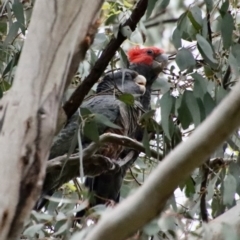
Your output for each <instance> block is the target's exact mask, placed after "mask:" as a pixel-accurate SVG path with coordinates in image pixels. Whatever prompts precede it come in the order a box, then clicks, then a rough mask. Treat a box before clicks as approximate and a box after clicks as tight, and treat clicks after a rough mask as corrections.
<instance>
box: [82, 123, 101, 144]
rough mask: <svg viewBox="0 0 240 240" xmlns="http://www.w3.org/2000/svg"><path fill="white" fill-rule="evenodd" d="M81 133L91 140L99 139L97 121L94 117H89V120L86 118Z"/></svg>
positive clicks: (96, 140)
mask: <svg viewBox="0 0 240 240" xmlns="http://www.w3.org/2000/svg"><path fill="white" fill-rule="evenodd" d="M83 133H84V135H85V136H86V137H87V138H89V139H90V140H92V141H94V142H98V141H99V133H98V127H97V123H96V122H95V120H94V119H91V120H88V121H86V122H85V124H84V128H83Z"/></svg>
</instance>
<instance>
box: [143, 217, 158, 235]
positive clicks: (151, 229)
mask: <svg viewBox="0 0 240 240" xmlns="http://www.w3.org/2000/svg"><path fill="white" fill-rule="evenodd" d="M159 230H160V228H159V225H158V221H157V220H156V219H154V220H152V221H151V222H150V223H148V224H146V225H145V226H144V227H143V232H144V233H146V234H147V235H149V236H152V235H155V234H156V233H158V232H159Z"/></svg>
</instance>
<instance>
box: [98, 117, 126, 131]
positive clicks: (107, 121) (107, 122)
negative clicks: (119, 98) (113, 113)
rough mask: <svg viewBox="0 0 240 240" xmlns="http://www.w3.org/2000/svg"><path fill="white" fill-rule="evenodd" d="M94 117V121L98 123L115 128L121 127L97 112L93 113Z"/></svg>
mask: <svg viewBox="0 0 240 240" xmlns="http://www.w3.org/2000/svg"><path fill="white" fill-rule="evenodd" d="M94 118H95V120H96V122H98V123H102V124H104V125H105V126H108V127H110V128H115V129H121V127H119V126H118V125H116V124H114V123H112V122H111V121H110V120H109V119H108V118H107V117H105V116H104V115H103V114H98V113H95V114H94Z"/></svg>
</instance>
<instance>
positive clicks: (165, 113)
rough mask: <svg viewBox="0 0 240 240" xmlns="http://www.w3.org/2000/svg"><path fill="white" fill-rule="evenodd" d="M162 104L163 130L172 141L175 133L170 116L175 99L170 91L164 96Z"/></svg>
mask: <svg viewBox="0 0 240 240" xmlns="http://www.w3.org/2000/svg"><path fill="white" fill-rule="evenodd" d="M160 104H161V123H162V128H163V131H164V133H165V134H166V136H167V138H168V139H169V140H171V138H172V134H173V131H171V130H172V127H171V125H172V121H170V114H171V113H172V112H173V109H174V104H175V99H174V97H173V96H171V94H170V92H169V91H168V92H166V93H165V94H164V95H163V96H162V98H161V101H160Z"/></svg>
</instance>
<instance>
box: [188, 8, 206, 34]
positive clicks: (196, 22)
mask: <svg viewBox="0 0 240 240" xmlns="http://www.w3.org/2000/svg"><path fill="white" fill-rule="evenodd" d="M188 17H189V19H190V21H191V23H192V25H193V26H194V28H195V29H196V30H197V31H200V30H201V29H202V24H203V19H202V11H201V9H200V8H199V7H198V6H193V7H191V8H190V9H189V11H188Z"/></svg>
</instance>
